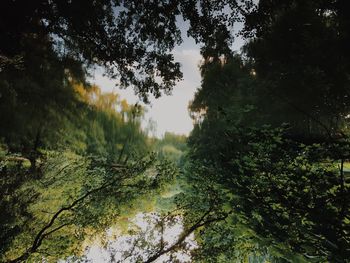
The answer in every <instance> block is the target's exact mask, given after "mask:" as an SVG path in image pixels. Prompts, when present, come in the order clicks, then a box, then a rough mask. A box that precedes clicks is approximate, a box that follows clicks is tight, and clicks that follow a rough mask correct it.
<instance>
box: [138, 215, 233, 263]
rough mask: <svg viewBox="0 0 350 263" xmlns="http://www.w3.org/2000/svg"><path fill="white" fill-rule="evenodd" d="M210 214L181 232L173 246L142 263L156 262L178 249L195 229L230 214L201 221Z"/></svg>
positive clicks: (161, 250)
mask: <svg viewBox="0 0 350 263" xmlns="http://www.w3.org/2000/svg"><path fill="white" fill-rule="evenodd" d="M210 212H211V211H210V210H209V211H207V212H205V213H204V214H203V215H202V216H201V218H200V219H199V220H197V222H196V223H195V224H193V225H192V226H191V227H190V228H188V229H187V230H185V231H183V232H182V234H181V235H180V236H179V238H178V239H177V241H176V242H175V243H174V244H172V245H171V246H170V247H168V248H167V249H164V248H162V249H160V250H159V251H158V252H157V253H155V254H154V255H153V256H151V257H150V258H148V259H147V260H146V261H144V263H151V262H154V261H155V260H157V259H158V258H159V257H161V256H163V255H165V254H166V253H169V252H171V251H174V250H176V249H178V248H179V247H180V246H181V245H182V243H183V242H184V241H185V239H186V238H187V237H188V236H189V235H191V234H192V233H193V232H194V231H195V230H196V229H198V228H200V227H202V226H205V225H209V224H211V223H214V222H218V221H222V220H225V219H226V218H227V216H228V215H229V214H230V213H227V214H225V215H224V216H222V217H215V218H209V219H207V220H205V221H203V220H204V219H205V217H207V216H208V215H209V214H210Z"/></svg>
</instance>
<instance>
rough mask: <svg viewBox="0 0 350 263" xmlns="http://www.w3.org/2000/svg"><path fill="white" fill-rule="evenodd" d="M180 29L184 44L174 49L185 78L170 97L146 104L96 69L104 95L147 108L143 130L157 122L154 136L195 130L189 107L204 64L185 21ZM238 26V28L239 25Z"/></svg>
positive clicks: (131, 91)
mask: <svg viewBox="0 0 350 263" xmlns="http://www.w3.org/2000/svg"><path fill="white" fill-rule="evenodd" d="M179 26H180V29H181V31H182V32H183V34H182V37H183V43H182V44H181V45H180V46H178V47H176V48H175V49H174V50H173V54H174V58H175V61H177V62H180V64H181V70H182V72H183V79H182V80H181V81H180V82H178V83H177V85H176V86H175V87H174V89H173V92H172V94H171V95H163V96H161V97H160V98H158V99H154V98H152V97H150V98H151V99H150V101H151V104H150V105H144V104H143V103H141V102H139V98H138V96H137V95H135V94H134V91H133V89H132V88H129V89H126V90H125V89H119V88H118V87H116V85H115V84H116V80H112V79H109V78H108V77H106V76H103V72H102V71H101V70H96V71H95V74H94V78H93V79H92V82H93V83H95V84H97V85H98V86H99V87H100V88H101V89H102V91H104V92H111V91H113V92H116V93H118V94H119V95H120V97H121V99H126V100H127V101H128V102H129V103H130V104H134V103H136V102H139V104H141V105H143V106H145V107H146V109H147V113H146V115H145V119H144V120H143V127H146V126H147V123H148V120H149V119H152V120H153V121H154V122H155V123H156V132H155V134H154V135H155V136H157V137H158V138H161V137H162V136H163V135H164V133H165V132H166V131H168V132H172V133H176V134H184V135H189V133H190V132H191V130H192V128H193V122H192V119H191V118H190V116H189V112H188V105H189V103H190V101H191V100H192V99H193V97H194V94H195V91H196V90H197V89H198V88H199V87H200V84H201V77H200V72H199V64H200V62H201V55H200V50H199V49H200V47H199V46H198V45H196V43H195V42H194V40H193V39H191V38H188V37H187V36H186V33H185V32H186V27H188V26H187V25H186V24H185V23H184V22H180V25H179ZM238 27H239V26H238ZM241 46H242V40H241V39H240V38H237V39H236V41H235V42H234V45H233V49H234V50H238V49H239V48H240V47H241Z"/></svg>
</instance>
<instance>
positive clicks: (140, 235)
mask: <svg viewBox="0 0 350 263" xmlns="http://www.w3.org/2000/svg"><path fill="white" fill-rule="evenodd" d="M182 231H183V224H182V219H181V217H180V216H160V215H159V214H158V213H138V214H137V215H136V216H135V218H134V219H132V220H131V224H130V227H129V229H128V233H127V234H124V235H119V236H118V237H117V238H113V237H112V236H113V235H112V232H113V230H112V229H110V230H109V231H108V233H107V236H109V237H110V238H111V239H110V240H108V241H107V244H106V246H105V247H101V246H99V245H97V244H95V245H92V246H90V247H89V248H87V249H86V253H85V256H84V259H82V260H79V262H126V263H128V262H130V263H134V262H145V261H147V260H148V259H149V258H150V257H151V256H153V255H155V254H156V253H157V252H159V251H160V250H161V249H162V250H166V249H167V248H169V247H170V246H172V245H173V244H174V243H175V242H176V241H177V240H178V238H179V235H180V234H181V233H182ZM196 247H197V245H196V242H195V241H194V235H193V234H191V235H189V236H188V237H187V238H186V239H185V242H184V243H183V245H182V246H181V249H177V251H174V252H172V253H166V254H164V255H162V256H160V257H159V258H158V259H157V260H155V261H154V262H159V263H160V262H174V261H175V262H190V259H191V258H190V251H191V250H193V249H194V248H196ZM75 262H76V261H75Z"/></svg>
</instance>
